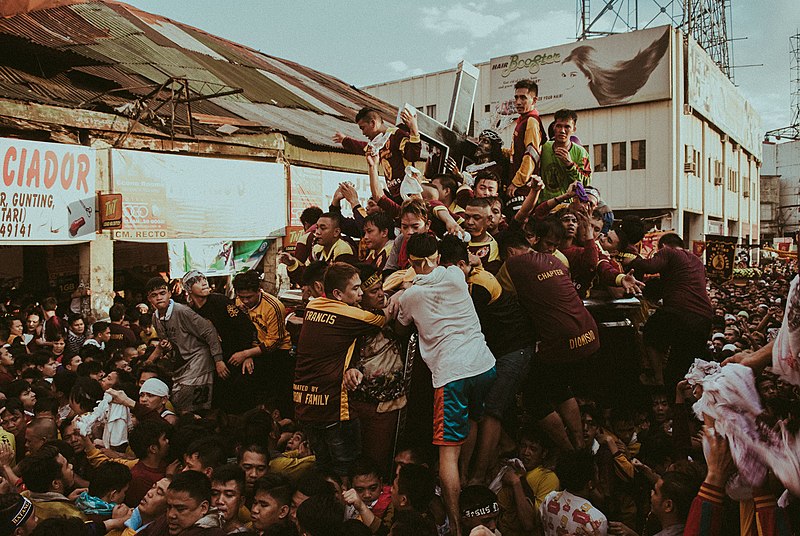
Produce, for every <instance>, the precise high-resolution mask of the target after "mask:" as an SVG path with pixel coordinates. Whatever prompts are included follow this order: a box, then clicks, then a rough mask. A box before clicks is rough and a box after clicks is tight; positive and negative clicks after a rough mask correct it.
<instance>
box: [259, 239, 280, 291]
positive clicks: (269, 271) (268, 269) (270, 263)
mask: <svg viewBox="0 0 800 536" xmlns="http://www.w3.org/2000/svg"><path fill="white" fill-rule="evenodd" d="M280 245H281V239H280V238H276V239H274V240H273V241H272V243H270V245H269V247H268V248H267V252H266V253H265V254H264V260H263V261H262V262H263V268H264V279H263V283H262V285H261V286H262V288H263V289H264V290H265V291H267V292H269V293H270V294H273V295H275V296H277V295H278V292H279V291H280V288H279V283H278V249H279V248H280Z"/></svg>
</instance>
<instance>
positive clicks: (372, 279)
mask: <svg viewBox="0 0 800 536" xmlns="http://www.w3.org/2000/svg"><path fill="white" fill-rule="evenodd" d="M375 283H383V275H382V274H381V273H380V272H375V273H374V274H372V275H371V276H369V277H368V278H367V280H366V281H364V282H363V283H361V288H362V289H364V290H367V289H368V288H370V287H371V286H372V285H374V284H375Z"/></svg>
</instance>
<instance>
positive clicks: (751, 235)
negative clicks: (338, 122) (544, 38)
mask: <svg viewBox="0 0 800 536" xmlns="http://www.w3.org/2000/svg"><path fill="white" fill-rule="evenodd" d="M477 67H478V68H479V69H480V79H479V81H478V89H477V93H476V97H475V104H474V107H473V122H472V131H473V132H475V133H477V132H479V131H480V130H482V129H483V128H494V129H495V130H498V131H499V132H500V134H501V136H502V137H503V139H504V140H505V147H509V146H510V141H511V134H512V132H513V119H514V115H513V105H512V104H513V93H514V88H513V87H514V83H515V82H516V81H518V80H521V79H524V78H529V79H534V80H535V81H536V82H537V84H538V85H539V101H538V103H537V109H538V110H539V111H540V114H541V115H542V121H543V123H544V125H545V126H547V125H548V124H549V123H550V121H551V120H552V114H553V113H554V112H555V111H557V110H559V109H561V108H570V109H573V110H575V111H576V112H577V113H578V117H579V118H578V124H577V132H576V135H577V136H578V137H579V138H580V140H581V143H582V144H583V145H584V146H585V147H586V148H587V150H588V151H589V155H590V159H591V163H592V169H593V175H592V184H593V185H595V186H596V187H597V188H598V189H599V190H600V192H601V193H602V195H603V197H604V199H605V201H606V202H607V203H608V204H609V205H610V206H611V207H612V208H613V209H614V211H615V214H617V215H619V214H625V213H635V214H638V215H640V216H642V217H646V218H650V219H651V221H652V222H653V224H654V226H655V227H658V228H659V229H662V230H667V229H673V230H675V231H676V232H678V233H679V234H681V235H682V236H683V237H684V239H685V240H686V241H687V242H688V241H689V240H702V239H703V237H704V235H706V234H717V235H728V236H737V237H740V238H741V241H742V242H743V243H747V244H749V243H755V242H757V241H758V238H759V219H760V218H759V216H760V213H759V200H758V198H759V188H758V180H759V169H760V166H761V160H762V157H761V150H762V148H761V139H762V136H763V132H762V129H761V122H760V119H759V117H758V115H757V114H756V113H755V111H754V110H753V108H752V107H751V106H750V104H749V103H748V102H747V101H746V100H745V99H744V98H743V97H742V96H741V94H740V93H739V92H738V90H737V89H736V88H735V86H734V85H733V84H732V83H731V82H730V80H729V79H728V78H727V77H726V76H725V75H724V74H723V73H722V72H721V71H720V70H719V69H718V68H717V66H716V65H715V64H714V63H713V61H712V60H711V58H710V57H709V56H708V55H707V54H706V53H705V51H704V50H703V49H702V48H700V47H699V46H698V45H697V44H696V43H695V42H694V41H693V40H691V39H689V40H688V42H685V40H684V36H683V34H682V33H681V32H680V31H678V30H676V29H674V28H672V27H669V26H662V27H658V28H652V29H648V30H641V31H637V32H630V33H626V34H620V35H614V36H609V37H603V38H599V39H593V40H590V41H581V42H577V43H570V44H567V45H560V46H557V47H551V48H548V49H543V50H537V51H532V52H525V53H519V54H512V55H509V56H503V57H500V58H494V59H492V60H491V61H488V62H485V63H481V64H478V65H477ZM455 77H456V70H455V69H453V70H448V71H441V72H436V73H431V74H425V75H421V76H415V77H412V78H408V79H403V80H397V81H393V82H387V83H383V84H377V85H372V86H368V87H365V88H363V89H365V90H366V91H368V92H370V93H372V94H373V95H374V96H376V97H378V98H380V99H382V100H384V101H387V102H389V103H391V104H394V105H397V106H402V105H403V104H404V103H409V104H412V105H414V106H415V107H417V108H418V109H419V110H421V111H423V112H425V113H426V114H428V115H430V116H432V117H433V118H434V119H437V118H438V119H439V121H444V120H445V119H446V117H447V113H448V110H449V107H450V101H451V99H452V94H453V84H454V82H455Z"/></svg>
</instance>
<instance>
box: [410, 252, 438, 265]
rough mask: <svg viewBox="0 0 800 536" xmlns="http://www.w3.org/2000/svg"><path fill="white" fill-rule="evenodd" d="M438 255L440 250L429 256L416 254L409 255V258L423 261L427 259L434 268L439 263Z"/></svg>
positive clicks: (413, 260) (412, 260)
mask: <svg viewBox="0 0 800 536" xmlns="http://www.w3.org/2000/svg"><path fill="white" fill-rule="evenodd" d="M438 255H439V253H438V252H434V253H433V254H431V255H428V256H427V257H417V256H416V255H409V256H408V260H410V261H411V262H422V261H425V262H426V263H427V264H428V266H429V267H431V268H433V267H435V266H436V263H437V259H436V257H437V256H438Z"/></svg>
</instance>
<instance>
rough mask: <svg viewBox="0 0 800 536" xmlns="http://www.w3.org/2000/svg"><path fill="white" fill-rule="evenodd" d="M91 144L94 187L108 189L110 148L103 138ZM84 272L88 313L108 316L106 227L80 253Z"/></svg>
mask: <svg viewBox="0 0 800 536" xmlns="http://www.w3.org/2000/svg"><path fill="white" fill-rule="evenodd" d="M92 146H93V147H94V148H95V149H96V151H95V155H96V157H97V160H96V164H97V183H96V185H97V191H98V192H109V191H111V150H110V149H109V145H108V144H107V143H106V142H104V141H99V140H95V141H94V142H93V143H92ZM95 208H96V207H95ZM98 226H99V222H98ZM84 273H86V274H87V275H88V285H89V288H90V289H91V290H92V301H91V304H92V305H91V306H92V314H93V315H94V317H95V318H96V319H98V320H99V319H102V318H106V317H108V310H109V309H110V308H111V306H112V305H113V304H114V241H113V240H111V232H110V231H101V232H98V233H97V234H96V236H95V239H94V240H93V241H92V242H91V243H90V244H89V247H88V251H87V252H86V254H81V277H82V278H83V274H84Z"/></svg>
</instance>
